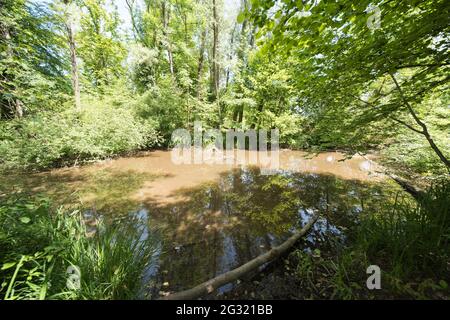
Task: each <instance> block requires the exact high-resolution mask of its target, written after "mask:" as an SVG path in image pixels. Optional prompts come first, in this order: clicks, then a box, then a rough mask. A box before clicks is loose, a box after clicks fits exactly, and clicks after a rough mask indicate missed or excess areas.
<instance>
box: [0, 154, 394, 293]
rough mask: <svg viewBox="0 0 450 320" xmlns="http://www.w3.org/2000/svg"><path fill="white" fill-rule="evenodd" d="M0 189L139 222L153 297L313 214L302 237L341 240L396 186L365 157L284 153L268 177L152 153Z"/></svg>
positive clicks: (225, 267) (246, 256)
mask: <svg viewBox="0 0 450 320" xmlns="http://www.w3.org/2000/svg"><path fill="white" fill-rule="evenodd" d="M0 191H1V192H3V193H6V192H14V191H30V192H33V193H41V192H42V193H45V194H48V195H49V196H51V197H52V198H54V199H56V201H57V203H58V204H66V205H70V204H73V203H81V204H82V207H83V208H84V210H85V212H87V213H89V214H95V215H103V216H105V217H107V218H108V219H112V220H117V221H124V219H125V220H126V219H132V218H136V217H138V218H139V219H141V220H142V219H143V220H145V222H146V223H147V225H148V226H149V230H150V232H152V233H153V235H154V236H155V237H157V241H158V247H157V251H156V253H155V256H154V261H153V263H152V265H151V266H150V268H149V269H148V270H147V274H146V277H145V279H146V282H147V283H146V295H147V296H148V297H151V298H157V297H158V296H160V295H165V294H167V293H168V292H174V291H180V290H184V289H188V288H191V287H193V286H195V285H197V284H199V283H201V282H203V281H206V280H208V279H210V278H212V277H214V276H217V275H219V274H222V273H224V272H226V271H229V270H231V269H233V268H235V267H237V266H239V265H242V264H243V263H245V262H247V261H249V260H250V259H252V258H254V257H256V256H258V255H260V254H261V253H264V252H265V251H267V250H270V248H271V247H273V246H276V245H278V244H280V243H281V242H282V241H283V240H284V239H286V238H287V237H288V236H290V235H291V234H292V233H293V232H294V231H295V230H296V229H297V228H299V227H301V226H303V225H304V224H306V223H307V222H308V219H309V218H310V217H311V215H312V214H313V213H314V212H317V211H319V212H320V213H321V217H320V218H319V220H318V222H317V223H316V224H315V225H314V231H313V232H312V233H311V234H310V235H309V236H308V240H309V241H310V243H311V245H313V244H314V242H315V241H324V239H326V238H327V237H328V236H329V235H332V236H333V238H334V239H338V241H342V242H345V240H346V230H347V229H348V228H350V227H351V225H352V224H353V223H355V221H357V217H358V215H359V214H360V213H361V212H362V211H371V212H376V210H377V208H378V207H379V206H381V205H383V202H384V201H385V196H386V194H387V193H391V192H393V191H394V192H397V191H398V188H396V187H395V186H393V185H392V184H391V183H389V182H388V181H386V179H385V177H384V176H383V175H382V173H380V168H378V166H377V165H376V164H375V163H374V162H373V161H371V160H369V159H367V158H365V157H353V158H351V159H346V158H345V157H344V155H343V154H340V153H337V152H331V153H330V152H329V153H319V154H315V155H311V154H306V153H304V152H300V151H290V150H283V151H282V152H281V154H280V168H279V169H278V170H276V171H275V172H271V174H266V173H265V172H264V171H261V168H260V167H259V166H257V165H256V166H237V165H206V164H183V165H176V164H174V163H173V162H172V161H171V158H170V152H169V151H154V152H147V153H143V154H142V155H140V156H137V157H129V158H119V159H115V160H108V161H103V162H100V163H96V164H93V165H87V166H82V167H75V168H64V169H57V170H53V171H49V172H43V173H36V174H29V175H24V174H22V175H14V176H4V177H2V179H1V190H0ZM382 199H383V200H382ZM307 249H308V248H305V250H307ZM230 288H231V285H228V286H224V287H223V288H221V289H220V290H219V293H221V292H226V291H227V290H229V289H230Z"/></svg>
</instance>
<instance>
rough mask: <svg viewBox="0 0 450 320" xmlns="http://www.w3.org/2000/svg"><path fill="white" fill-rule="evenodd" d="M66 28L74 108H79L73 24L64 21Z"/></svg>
mask: <svg viewBox="0 0 450 320" xmlns="http://www.w3.org/2000/svg"><path fill="white" fill-rule="evenodd" d="M66 30H67V40H68V42H69V49H70V62H71V65H72V88H73V94H74V97H75V109H76V110H80V109H81V101H80V81H79V76H78V63H77V52H76V44H75V38H74V34H73V26H72V23H71V22H66Z"/></svg>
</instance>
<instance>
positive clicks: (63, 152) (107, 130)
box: [0, 102, 159, 169]
mask: <svg viewBox="0 0 450 320" xmlns="http://www.w3.org/2000/svg"><path fill="white" fill-rule="evenodd" d="M158 142H159V135H158V133H157V132H156V124H155V122H153V121H152V120H146V121H144V120H142V119H139V118H137V117H136V116H135V114H134V113H133V110H131V109H129V108H125V107H114V106H110V105H105V104H102V103H101V102H97V103H93V104H91V105H90V106H89V107H88V108H85V109H83V110H82V111H80V112H75V111H72V110H69V111H65V112H62V113H56V114H52V113H40V114H38V115H34V116H30V117H27V118H24V119H19V120H17V119H16V120H12V121H3V122H0V155H1V156H0V166H2V167H3V168H9V169H14V168H38V169H42V168H48V167H51V166H57V165H62V164H64V163H70V162H73V161H75V160H87V159H98V158H105V157H110V156H113V155H117V154H122V153H125V152H129V151H133V150H138V149H142V148H150V147H152V146H155V145H156V144H157V143H158Z"/></svg>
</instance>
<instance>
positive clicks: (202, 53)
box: [197, 29, 206, 99]
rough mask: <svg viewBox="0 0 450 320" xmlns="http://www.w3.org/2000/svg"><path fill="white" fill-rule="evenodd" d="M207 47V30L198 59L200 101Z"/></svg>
mask: <svg viewBox="0 0 450 320" xmlns="http://www.w3.org/2000/svg"><path fill="white" fill-rule="evenodd" d="M205 47H206V29H205V30H203V32H202V39H201V44H200V55H199V57H198V68H197V99H200V92H201V86H202V71H203V64H204V63H205Z"/></svg>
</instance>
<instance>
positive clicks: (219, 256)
mask: <svg viewBox="0 0 450 320" xmlns="http://www.w3.org/2000/svg"><path fill="white" fill-rule="evenodd" d="M382 190H383V189H382V188H381V186H379V185H376V184H367V183H362V182H360V181H353V180H341V179H338V178H336V177H335V176H332V175H318V174H304V173H289V172H280V173H279V174H277V175H261V174H260V171H259V169H258V168H245V169H236V170H233V171H232V172H229V173H227V174H223V175H222V177H221V179H220V181H219V182H217V183H208V184H205V185H202V186H201V187H197V188H194V189H186V190H183V191H182V192H181V193H183V195H184V196H187V197H183V198H187V199H189V200H185V201H181V202H179V203H176V204H170V205H166V206H163V207H160V206H154V207H152V206H151V204H150V207H151V209H150V214H151V215H152V218H153V220H154V222H155V223H156V224H157V225H159V226H162V227H163V229H164V232H163V233H164V234H165V235H166V238H165V242H164V251H165V253H164V254H163V255H162V256H161V261H160V263H161V265H160V267H161V270H160V276H161V278H162V280H161V281H162V282H164V281H167V282H169V286H170V289H171V290H180V289H185V288H187V287H190V286H193V285H195V284H197V283H200V282H202V281H204V280H206V279H208V278H211V277H214V276H216V275H218V274H221V273H223V272H225V271H227V270H229V269H232V268H234V267H236V266H238V265H241V264H243V263H245V262H246V261H248V260H250V259H251V258H253V257H255V256H257V255H259V254H261V253H263V252H264V251H266V250H268V249H269V248H270V247H271V246H273V245H276V244H278V243H280V242H281V241H282V240H283V239H284V238H285V237H286V236H287V235H288V234H289V232H292V230H293V228H295V227H297V226H300V225H301V224H302V219H307V218H308V217H307V216H308V214H307V213H308V212H313V211H314V210H320V211H321V212H322V213H323V215H322V217H323V223H322V225H321V226H320V228H321V229H323V230H321V231H324V230H325V231H327V229H329V230H334V232H335V231H336V230H338V229H339V228H341V227H349V226H350V225H351V224H352V223H355V219H356V218H357V216H358V214H360V212H361V211H362V210H363V208H364V209H367V208H370V209H371V210H376V207H377V206H378V205H379V201H378V200H379V199H378V198H377V194H378V195H381V194H382V193H383V192H382ZM301 213H303V214H301ZM305 213H306V215H305ZM155 220H156V221H155ZM303 222H304V221H303Z"/></svg>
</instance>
